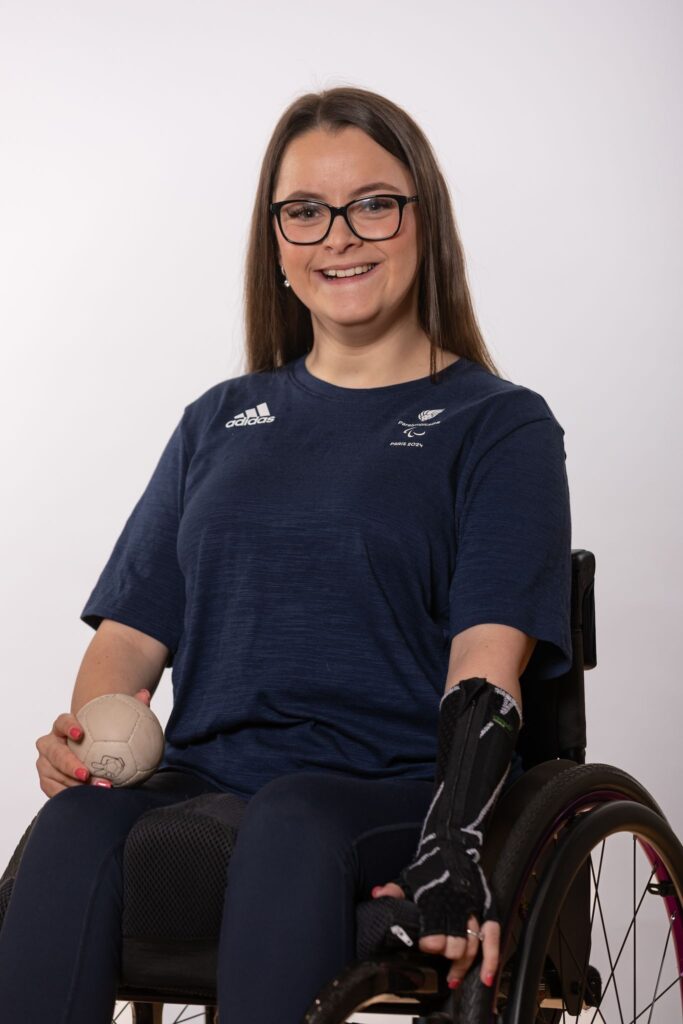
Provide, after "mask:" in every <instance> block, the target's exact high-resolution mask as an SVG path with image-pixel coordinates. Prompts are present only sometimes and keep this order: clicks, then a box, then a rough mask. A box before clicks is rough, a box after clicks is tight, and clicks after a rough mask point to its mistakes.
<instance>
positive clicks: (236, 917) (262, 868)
mask: <svg viewBox="0 0 683 1024" xmlns="http://www.w3.org/2000/svg"><path fill="white" fill-rule="evenodd" d="M519 773H520V768H519V766H518V765H517V764H516V763H513V768H512V769H511V772H510V775H509V777H508V780H507V784H508V785H509V784H511V783H512V781H514V778H516V777H517V775H518V774H519ZM206 792H220V791H219V790H216V789H215V787H213V786H212V785H211V784H210V783H208V782H207V781H205V780H204V779H202V778H200V777H199V776H196V775H194V774H192V773H190V772H186V771H179V770H175V769H174V770H164V771H160V772H157V773H156V774H155V775H153V776H151V778H150V779H148V780H147V781H146V782H144V783H142V784H141V785H139V786H134V787H130V788H119V789H105V788H102V787H98V786H76V787H70V788H68V789H65V790H63V791H62V792H60V793H58V794H57V795H56V796H54V797H52V798H51V799H49V800H48V801H47V802H46V803H45V804H44V806H43V807H42V808H41V810H40V814H39V815H38V818H37V820H36V822H35V825H34V827H33V830H32V832H31V835H30V837H29V840H28V843H27V844H26V847H25V849H24V854H23V857H22V860H21V864H20V866H19V870H18V873H17V877H16V880H15V883H14V888H13V891H12V897H11V899H10V903H9V907H8V909H7V913H6V915H5V920H4V923H3V926H2V928H1V929H0V1024H15V1022H18V1021H21V1022H22V1024H110V1022H111V1020H112V1015H113V1009H114V1003H115V1001H116V991H117V983H118V978H119V971H120V961H121V913H122V888H123V887H122V855H123V846H124V844H125V840H126V836H127V834H128V832H129V831H130V829H131V828H132V826H133V824H134V823H135V821H136V820H137V818H138V817H139V816H140V815H141V814H143V813H144V812H145V811H147V810H150V809H152V808H156V807H161V806H166V805H168V804H171V803H174V802H176V801H179V800H186V799H188V798H190V797H193V796H197V795H199V794H200V793H206ZM432 793H433V784H432V783H431V782H426V781H419V780H409V779H408V780H406V779H401V780H398V779H391V780H390V779H386V780H367V779H359V778H352V777H347V776H343V775H339V774H334V773H329V774H328V773H322V772H310V771H304V772H296V773H292V774H288V775H284V776H281V777H279V778H277V779H274V780H273V781H272V782H270V783H268V784H267V785H265V786H263V787H262V788H261V789H260V790H259V791H258V792H257V793H256V794H255V795H254V796H253V797H251V798H250V799H249V800H248V801H247V800H246V799H245V800H241V798H239V797H237V796H233V797H232V799H234V800H235V801H236V803H240V804H241V807H242V808H244V816H243V817H242V820H241V823H240V826H239V831H238V835H237V841H236V844H235V849H234V851H233V855H232V858H231V861H230V865H229V869H228V877H227V884H226V890H225V902H224V907H223V918H222V927H221V934H220V945H219V957H218V965H219V966H218V977H217V996H218V1007H219V1011H220V1016H221V1020H224V1021H226V1024H228V1022H230V1021H240V1020H248V1021H249V1022H250V1024H275V1022H277V1024H301V1020H302V1018H303V1015H304V1013H305V1012H306V1010H307V1009H308V1007H309V1006H310V1004H311V1002H312V1001H313V1000H314V999H315V997H316V995H317V994H318V992H319V990H320V989H321V988H322V986H323V985H325V984H326V983H327V982H329V981H331V980H332V979H333V978H334V977H335V975H337V974H339V972H340V971H341V970H343V968H344V967H345V966H346V965H347V964H348V963H349V962H350V961H351V960H353V959H355V905H356V903H357V902H359V901H360V900H365V899H370V898H371V895H370V891H371V889H372V887H373V886H374V885H380V884H384V883H385V882H388V881H390V880H391V879H392V878H393V877H394V876H395V875H396V874H397V873H398V872H399V871H400V870H401V868H403V867H404V866H405V865H406V864H408V863H410V861H411V860H412V856H413V854H414V852H415V847H416V846H417V841H418V838H419V834H420V829H421V827H422V822H423V819H424V816H425V814H426V812H427V808H428V807H429V803H430V800H431V796H432ZM245 805H246V806H245ZM152 869H153V866H152Z"/></svg>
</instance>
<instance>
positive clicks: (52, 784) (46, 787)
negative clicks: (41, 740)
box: [36, 754, 82, 796]
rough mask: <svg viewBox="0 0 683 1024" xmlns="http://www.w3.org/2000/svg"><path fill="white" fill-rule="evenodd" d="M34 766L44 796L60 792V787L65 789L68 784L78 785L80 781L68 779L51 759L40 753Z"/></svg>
mask: <svg viewBox="0 0 683 1024" xmlns="http://www.w3.org/2000/svg"><path fill="white" fill-rule="evenodd" d="M36 768H37V769H38V777H39V779H40V788H41V789H42V791H43V793H45V795H46V796H55V795H56V794H57V793H59V792H61V790H62V789H66V788H67V787H69V786H80V785H82V783H81V782H79V781H77V780H76V779H70V778H69V777H68V776H66V775H63V774H62V772H60V771H59V770H58V769H56V768H55V766H54V765H53V764H52V762H51V761H48V759H47V758H46V757H44V756H43V755H42V754H41V755H40V757H39V758H38V760H37V761H36Z"/></svg>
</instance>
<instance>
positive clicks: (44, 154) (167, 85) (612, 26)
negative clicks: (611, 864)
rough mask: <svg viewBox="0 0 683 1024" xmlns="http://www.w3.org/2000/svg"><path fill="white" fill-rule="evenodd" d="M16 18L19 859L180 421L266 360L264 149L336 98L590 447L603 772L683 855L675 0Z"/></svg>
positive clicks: (170, 9)
mask: <svg viewBox="0 0 683 1024" xmlns="http://www.w3.org/2000/svg"><path fill="white" fill-rule="evenodd" d="M0 22H1V25H0V27H1V31H0V92H1V99H0V147H1V149H0V203H1V204H2V206H1V210H0V213H1V228H0V260H1V264H0V282H1V285H0V287H1V289H2V324H1V327H2V339H3V340H2V350H1V356H0V358H1V364H0V370H1V377H0V379H1V385H2V402H1V404H0V417H1V422H0V431H1V434H0V436H1V444H2V474H1V484H0V486H2V495H1V498H2V530H1V531H0V544H1V545H2V549H1V552H0V555H1V558H2V576H1V582H0V587H1V592H0V600H1V613H2V640H3V643H2V647H3V655H2V674H3V705H4V714H3V716H2V717H3V723H4V730H3V732H4V737H3V739H4V745H3V751H2V755H1V759H2V769H1V770H2V778H3V784H2V790H1V795H0V815H1V821H2V836H1V839H0V870H2V868H4V865H5V863H6V861H7V859H8V858H9V856H10V853H11V851H12V850H13V848H14V846H15V844H16V841H17V840H18V838H19V836H20V834H21V832H22V831H23V829H24V828H25V826H26V824H28V821H29V820H30V818H31V817H32V816H33V814H35V812H36V811H37V810H38V808H39V807H40V806H41V805H42V804H43V802H44V800H45V799H46V798H45V796H44V794H43V793H42V792H41V790H40V789H39V786H38V780H37V774H36V770H35V759H36V757H37V751H36V749H35V740H36V738H37V737H38V736H40V735H42V734H43V733H45V732H47V731H48V730H49V728H50V727H51V724H52V722H53V720H54V718H55V717H56V715H57V714H59V713H60V712H61V711H65V710H68V708H69V703H70V695H71V691H72V688H73V683H74V680H75V676H76V672H77V669H78V666H79V663H80V660H81V658H82V655H83V652H84V650H85V647H86V645H87V644H88V642H89V641H90V639H91V637H92V635H93V634H92V631H91V629H90V627H88V626H86V625H85V624H83V623H82V622H81V621H80V620H79V613H80V611H81V609H82V607H83V605H84V603H85V600H86V598H87V597H88V595H89V593H90V590H91V589H92V587H93V586H94V583H95V581H96V579H97V576H98V575H99V573H100V571H101V569H102V567H103V566H104V563H105V561H106V559H107V557H108V555H109V553H110V551H111V548H112V547H113V544H114V541H115V540H116V538H117V537H118V535H119V533H120V531H121V529H122V528H123V524H124V522H125V520H126V518H127V516H128V515H129V513H130V511H131V510H132V508H133V505H134V504H135V502H136V501H137V499H138V497H139V496H140V494H141V493H142V490H143V488H144V486H145V485H146V483H147V480H148V479H149V476H150V475H151V472H152V470H153V469H154V466H155V465H156V462H157V460H158V458H159V455H160V454H161V451H162V448H163V446H164V444H165V443H166V440H167V438H168V437H169V435H170V433H171V431H172V429H173V427H174V425H175V423H176V422H177V420H178V418H179V416H180V414H181V412H182V409H183V407H184V406H185V405H186V404H187V403H188V402H190V401H192V400H193V399H194V398H196V397H198V395H199V394H201V393H202V392H203V391H204V390H206V389H207V388H208V387H210V386H211V385H212V384H214V383H216V382H218V381H220V380H224V379H226V378H228V377H232V376H236V375H238V374H241V373H243V372H245V367H244V363H243V354H242V281H243V258H244V253H245V248H246V236H247V226H248V219H249V216H250V212H251V206H252V202H253V196H254V191H255V186H256V178H257V173H258V169H259V166H260V161H261V159H262V155H263V151H264V148H265V145H266V142H267V140H268V138H269V136H270V133H271V131H272V129H273V127H274V124H275V122H276V120H277V118H278V117H279V115H280V113H281V112H282V110H283V109H284V107H285V106H286V105H287V104H288V103H289V102H290V101H291V100H292V99H293V98H294V97H296V96H297V95H299V94H300V93H302V92H305V91H309V90H318V89H321V88H325V87H331V86H336V85H358V86H361V87H364V88H369V89H373V90H376V91H378V92H381V93H383V94H385V95H386V96H388V97H389V98H391V99H393V100H394V101H396V102H398V103H399V104H401V105H402V106H404V107H405V108H406V109H407V110H408V112H409V113H410V114H411V115H412V116H413V117H415V119H416V120H417V121H418V123H419V124H420V125H421V126H422V127H423V129H424V130H425V132H426V133H427V135H428V137H429V138H430V140H431V142H432V144H433V145H434V147H435V150H436V153H437V156H438V158H439V160H440V162H441V165H442V167H443V170H444V172H445V174H446V177H447V180H448V182H449V185H450V188H451V192H452V196H453V201H454V206H455V212H456V218H457V222H458V226H459V229H460V232H461V236H462V239H463V244H464V247H465V252H466V256H467V261H468V268H469V280H470V284H471V288H472V292H473V298H474V302H475V308H476V310H477V313H478V316H479V320H480V323H481V326H482V329H483V332H484V336H485V338H486V341H487V344H488V345H489V347H490V350H491V352H492V354H493V356H494V359H495V360H496V361H497V363H498V365H499V366H500V367H501V369H502V372H503V374H504V376H506V377H507V378H508V379H510V380H513V381H515V382H517V383H521V384H525V385H526V386H528V387H531V388H533V389H534V390H536V391H539V392H540V393H541V394H542V395H543V396H544V397H545V398H546V399H547V401H548V402H549V404H550V407H551V408H552V410H553V412H554V414H555V415H556V417H557V418H558V420H559V422H560V423H561V424H562V426H563V427H564V429H565V432H566V433H565V446H566V450H567V469H568V474H569V482H570V490H571V498H572V518H573V537H572V546H573V547H575V548H577V547H585V548H589V549H590V550H592V551H593V552H594V553H595V555H596V559H597V576H596V600H597V637H598V667H597V668H596V669H595V670H594V671H592V672H590V673H588V674H587V677H586V688H587V703H588V725H589V747H588V759H589V760H590V761H604V762H608V763H613V764H617V765H619V766H620V767H622V768H624V769H626V770H627V771H629V772H630V773H631V774H633V775H634V776H636V777H637V778H638V779H639V780H640V781H641V782H643V783H644V784H645V785H646V786H647V787H648V788H649V789H650V790H651V791H652V793H653V794H654V796H655V797H656V799H657V800H658V801H659V803H660V804H661V806H662V807H663V809H664V811H665V813H666V814H667V815H668V816H669V818H670V820H671V822H672V824H673V825H674V828H675V829H676V831H677V832H678V833H679V835H683V801H682V798H681V794H680V788H679V786H680V780H679V776H680V766H681V761H680V745H679V736H680V721H681V713H682V712H683V700H682V698H681V691H682V689H683V679H682V677H681V667H680V662H681V654H680V636H681V629H680V623H681V620H682V619H683V600H682V597H681V575H682V573H681V570H682V568H683V567H682V565H681V539H680V523H681V498H682V494H681V490H682V488H681V472H680V463H681V450H680V449H681V445H680V438H681V426H682V424H681V405H682V403H681V401H680V396H679V387H680V379H681V370H682V366H681V355H680V350H681V341H682V340H683V339H682V338H681V322H683V308H682V307H683V300H682V297H681V287H680V281H681V273H682V270H683V267H682V265H681V264H682V261H681V246H680V239H681V237H682V236H683V216H682V198H681V171H682V159H681V158H682V156H683V147H682V145H681V129H680V126H681V121H680V97H681V95H683V73H682V66H681V62H680V59H679V57H680V49H681V42H682V34H683V33H682V29H683V8H682V7H681V5H680V4H679V3H675V2H666V0H658V2H654V0H650V2H648V3H647V4H645V3H644V2H634V0H601V2H600V3H587V2H579V3H576V2H572V3H568V2H565V0H562V2H553V3H544V2H541V0H521V2H514V3H506V2H503V0H501V2H495V3H492V2H481V0H477V2H474V0H472V2H469V3H467V2H455V3H454V2H453V0H450V2H449V3H448V4H446V3H443V4H441V3H438V2H436V0H422V2H421V3H420V4H419V5H415V4H413V3H407V2H404V3H398V4H396V3H387V2H382V0H380V2H378V3H376V4H374V5H368V4H366V3H358V2H357V0H350V2H347V3H344V4H343V5H339V4H334V5H328V4H318V3H316V4H313V3H306V2H304V0H293V2H290V3H287V4H280V3H274V2H266V3H265V4H244V5H233V4H230V3H228V2H227V0H225V2H214V0H205V2H202V3H191V2H188V0H117V2H116V3H106V2H102V0H64V2H62V3H60V4H53V3H50V2H44V3H39V2H35V0H4V2H3V3H2V5H1V6H0ZM170 703H171V686H170V673H169V672H166V674H165V676H164V678H163V679H162V682H161V684H160V688H159V690H158V691H157V694H156V696H155V698H154V701H153V707H154V710H155V711H156V713H157V714H158V715H159V717H160V718H161V720H162V722H165V721H166V718H167V716H168V713H169V711H170Z"/></svg>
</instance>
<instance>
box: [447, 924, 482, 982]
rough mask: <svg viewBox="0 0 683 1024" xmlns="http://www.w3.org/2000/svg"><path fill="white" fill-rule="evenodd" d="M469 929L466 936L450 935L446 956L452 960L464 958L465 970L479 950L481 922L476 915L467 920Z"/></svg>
mask: <svg viewBox="0 0 683 1024" xmlns="http://www.w3.org/2000/svg"><path fill="white" fill-rule="evenodd" d="M467 927H468V928H469V931H468V932H467V933H466V935H465V938H464V939H461V938H459V937H456V936H453V935H449V936H448V941H447V942H446V956H447V957H449V959H451V960H460V959H462V961H463V963H464V965H465V972H467V970H468V968H469V967H470V966H471V964H472V961H473V960H474V958H475V956H476V955H477V952H478V950H479V941H480V940H479V938H478V934H479V922H478V921H477V919H476V917H474V916H472V917H470V918H469V920H468V922H467ZM470 932H474V933H475V934H474V935H470Z"/></svg>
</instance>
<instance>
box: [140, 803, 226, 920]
mask: <svg viewBox="0 0 683 1024" xmlns="http://www.w3.org/2000/svg"><path fill="white" fill-rule="evenodd" d="M245 807H246V803H245V801H243V800H241V799H240V798H239V797H237V796H234V795H233V794H232V793H205V794H202V795H201V796H196V797H192V799H190V800H183V801H181V802H179V803H176V804H171V805H170V806H169V807H160V808H156V809H154V810H152V811H147V812H145V814H143V815H141V816H140V817H139V818H138V820H137V821H136V823H135V825H134V826H133V827H132V829H131V830H130V832H129V833H128V837H127V839H126V844H125V847H124V852H123V922H122V930H123V935H124V937H126V936H131V937H135V938H142V939H152V938H153V939H157V940H158V939H161V940H165V939H172V940H194V939H214V938H215V939H217V938H218V935H219V932H220V924H221V917H222V913H223V898H224V892H225V882H226V874H227V867H228V862H229V860H230V857H231V855H232V851H233V848H234V845H235V839H236V836H237V831H238V829H239V825H240V821H241V819H242V815H243V813H244V809H245Z"/></svg>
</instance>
